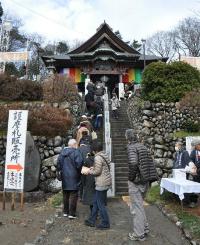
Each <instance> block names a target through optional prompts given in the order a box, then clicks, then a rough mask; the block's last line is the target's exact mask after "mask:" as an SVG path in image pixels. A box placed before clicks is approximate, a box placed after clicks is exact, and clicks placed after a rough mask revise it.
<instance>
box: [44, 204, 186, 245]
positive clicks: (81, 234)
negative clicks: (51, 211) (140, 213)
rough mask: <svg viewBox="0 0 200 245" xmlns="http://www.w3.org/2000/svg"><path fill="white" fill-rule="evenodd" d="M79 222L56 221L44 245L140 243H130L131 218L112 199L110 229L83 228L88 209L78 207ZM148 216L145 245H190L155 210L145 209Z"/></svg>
mask: <svg viewBox="0 0 200 245" xmlns="http://www.w3.org/2000/svg"><path fill="white" fill-rule="evenodd" d="M78 209H79V219H77V220H73V221H71V220H68V219H67V218H63V217H62V218H57V219H56V222H55V225H54V227H53V228H52V230H51V231H50V233H49V234H48V236H47V239H46V242H45V243H43V244H44V245H61V244H69V245H132V244H141V242H134V241H129V240H128V239H127V234H128V232H129V231H130V227H131V217H130V215H129V208H128V206H127V204H126V203H125V202H124V201H122V200H121V199H112V200H110V201H109V203H108V209H109V214H110V217H111V229H110V230H107V231H99V230H96V229H95V228H91V227H86V226H85V225H84V220H85V218H86V216H87V213H88V207H87V206H83V205H82V204H79V207H78ZM146 212H147V216H148V218H149V223H150V225H151V233H150V235H149V236H148V239H147V241H145V242H143V243H142V244H144V245H147V244H148V245H189V242H188V241H186V240H185V239H184V238H183V236H182V234H181V232H180V230H179V229H178V228H177V227H176V226H175V225H174V224H173V223H171V222H170V221H169V220H168V219H167V218H166V217H165V216H163V214H162V213H161V212H160V211H159V210H158V208H157V207H155V206H151V205H147V206H146Z"/></svg>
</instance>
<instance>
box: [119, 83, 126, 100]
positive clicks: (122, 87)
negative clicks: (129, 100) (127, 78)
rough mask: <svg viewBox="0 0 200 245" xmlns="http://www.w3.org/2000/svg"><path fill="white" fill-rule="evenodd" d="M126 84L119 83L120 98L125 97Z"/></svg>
mask: <svg viewBox="0 0 200 245" xmlns="http://www.w3.org/2000/svg"><path fill="white" fill-rule="evenodd" d="M124 94H125V92H124V84H123V83H119V100H121V99H124Z"/></svg>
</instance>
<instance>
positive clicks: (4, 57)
mask: <svg viewBox="0 0 200 245" xmlns="http://www.w3.org/2000/svg"><path fill="white" fill-rule="evenodd" d="M28 56H29V53H28V52H27V51H25V52H0V62H16V61H26V60H28Z"/></svg>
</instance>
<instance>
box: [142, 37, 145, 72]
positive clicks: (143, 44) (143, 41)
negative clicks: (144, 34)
mask: <svg viewBox="0 0 200 245" xmlns="http://www.w3.org/2000/svg"><path fill="white" fill-rule="evenodd" d="M141 42H142V46H143V58H144V69H145V67H146V50H145V48H146V47H145V45H146V40H145V39H142V40H141Z"/></svg>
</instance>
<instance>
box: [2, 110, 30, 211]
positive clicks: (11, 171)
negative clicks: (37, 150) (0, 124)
mask: <svg viewBox="0 0 200 245" xmlns="http://www.w3.org/2000/svg"><path fill="white" fill-rule="evenodd" d="M27 120H28V111H27V110H10V111H9V120H8V133H7V147H6V162H5V175H4V192H3V209H4V210H5V203H6V202H5V196H6V195H5V194H6V192H11V193H12V195H11V210H14V209H15V193H16V192H17V193H20V195H21V202H20V208H21V210H22V209H23V199H24V193H23V191H24V166H25V149H26V131H27Z"/></svg>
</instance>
